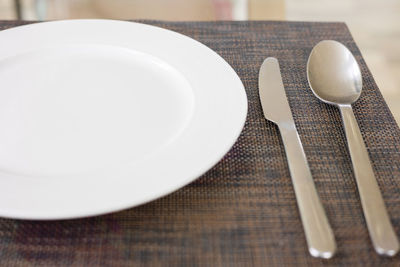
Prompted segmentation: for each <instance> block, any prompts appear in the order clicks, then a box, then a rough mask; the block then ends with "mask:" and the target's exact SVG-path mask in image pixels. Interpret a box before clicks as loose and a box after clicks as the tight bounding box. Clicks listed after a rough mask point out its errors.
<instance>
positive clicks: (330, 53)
mask: <svg viewBox="0 0 400 267" xmlns="http://www.w3.org/2000/svg"><path fill="white" fill-rule="evenodd" d="M307 78H308V82H309V84H310V87H311V90H312V91H313V93H314V94H315V95H316V96H317V97H318V98H319V99H321V100H322V101H324V102H326V103H329V104H333V105H350V104H352V103H354V102H355V101H357V99H358V98H359V97H360V94H361V89H362V76H361V71H360V67H359V66H358V64H357V61H356V59H355V58H354V56H353V54H352V53H351V52H350V51H349V50H348V49H347V47H345V46H344V45H342V44H341V43H339V42H337V41H332V40H325V41H322V42H319V43H318V44H317V45H316V46H315V47H314V48H313V50H312V51H311V54H310V57H309V59H308V63H307Z"/></svg>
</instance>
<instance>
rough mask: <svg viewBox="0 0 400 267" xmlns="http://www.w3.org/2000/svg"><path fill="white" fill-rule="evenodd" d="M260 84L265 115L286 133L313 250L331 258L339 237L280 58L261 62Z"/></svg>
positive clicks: (286, 146)
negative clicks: (304, 142) (319, 189)
mask: <svg viewBox="0 0 400 267" xmlns="http://www.w3.org/2000/svg"><path fill="white" fill-rule="evenodd" d="M258 86H259V93H260V99H261V105H262V108H263V111H264V116H265V118H266V119H268V120H270V121H272V122H274V123H276V124H277V125H278V127H279V131H280V133H281V135H282V140H283V143H284V146H285V151H286V156H287V158H288V163H289V170H290V175H291V177H292V182H293V186H294V191H295V194H296V199H297V204H298V207H299V210H300V216H301V220H302V222H303V228H304V231H305V235H306V239H307V244H308V249H309V252H310V254H311V255H312V256H314V257H320V258H331V257H332V256H333V255H334V254H335V251H336V243H335V238H334V236H333V232H332V229H331V227H330V225H329V223H328V219H327V217H326V214H325V211H324V209H323V207H322V204H321V201H320V199H319V197H318V194H317V191H316V188H315V185H314V181H313V179H312V176H311V172H310V168H309V167H308V163H307V159H306V156H305V154H304V151H303V146H302V144H301V141H300V138H299V135H298V133H297V130H296V126H295V124H294V120H293V117H292V113H291V111H290V107H289V103H288V101H287V98H286V94H285V89H284V87H283V83H282V77H281V73H280V70H279V63H278V60H277V59H276V58H271V57H270V58H267V59H266V60H265V61H264V62H263V64H262V65H261V69H260V74H259V80H258Z"/></svg>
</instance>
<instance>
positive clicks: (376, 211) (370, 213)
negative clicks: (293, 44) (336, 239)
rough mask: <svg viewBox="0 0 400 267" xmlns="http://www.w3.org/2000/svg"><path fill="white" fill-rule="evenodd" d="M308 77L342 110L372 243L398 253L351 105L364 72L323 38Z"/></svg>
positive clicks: (338, 46)
mask: <svg viewBox="0 0 400 267" xmlns="http://www.w3.org/2000/svg"><path fill="white" fill-rule="evenodd" d="M307 78H308V83H309V84H310V87H311V90H312V92H313V93H314V95H315V96H316V97H318V98H319V99H320V100H322V101H323V102H325V103H328V104H331V105H335V106H337V107H339V109H340V113H341V115H342V120H343V125H344V129H345V132H346V137H347V145H348V148H349V151H350V156H351V160H352V162H353V170H354V174H355V178H356V182H357V187H358V192H359V194H360V199H361V205H362V208H363V211H364V216H365V220H366V222H367V226H368V231H369V234H370V237H371V239H372V243H373V245H374V248H375V250H376V252H377V253H378V254H380V255H386V256H394V255H395V254H396V253H397V252H398V250H399V241H398V239H397V236H396V233H395V232H394V230H393V226H392V224H391V222H390V219H389V215H388V213H387V211H386V207H385V203H384V201H383V198H382V195H381V192H380V190H379V186H378V183H377V181H376V179H375V176H374V172H373V170H372V166H371V162H370V160H369V157H368V152H367V149H366V147H365V144H364V142H363V139H362V136H361V132H360V128H359V127H358V124H357V121H356V118H355V117H354V113H353V110H352V108H351V104H352V103H354V102H355V101H357V99H358V98H359V97H360V94H361V89H362V77H361V71H360V68H359V66H358V64H357V61H356V60H355V58H354V56H353V55H352V54H351V52H350V51H349V50H348V49H347V48H346V47H345V46H344V45H342V44H341V43H339V42H336V41H331V40H325V41H322V42H320V43H318V44H317V45H316V46H315V47H314V48H313V50H312V51H311V54H310V57H309V58H308V62H307Z"/></svg>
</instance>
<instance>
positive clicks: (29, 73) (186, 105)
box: [0, 20, 247, 219]
mask: <svg viewBox="0 0 400 267" xmlns="http://www.w3.org/2000/svg"><path fill="white" fill-rule="evenodd" d="M0 84H1V86H0V129H1V130H0V216H2V217H10V218H20V219H66V218H76V217H83V216H91V215H98V214H103V213H108V212H112V211H117V210H121V209H125V208H128V207H133V206H136V205H139V204H143V203H145V202H148V201H151V200H154V199H156V198H159V197H161V196H164V195H166V194H168V193H171V192H173V191H175V190H177V189H178V188H180V187H182V186H184V185H186V184H188V183H189V182H191V181H193V180H194V179H196V178H197V177H199V176H200V175H202V174H203V173H204V172H205V171H207V170H209V169H210V168H211V167H212V166H213V165H215V164H216V163H217V162H218V161H219V160H220V159H221V158H222V157H223V155H224V154H225V153H227V152H228V150H229V149H230V148H231V146H232V145H233V143H234V142H235V140H236V139H237V137H238V136H239V134H240V132H241V130H242V128H243V125H244V122H245V118H246V113H247V98H246V94H245V91H244V88H243V84H242V83H241V81H240V79H239V77H238V76H237V75H236V73H235V71H234V70H233V69H232V68H231V67H230V66H229V64H228V63H227V62H226V61H224V60H223V59H222V58H221V57H220V56H219V55H217V54H216V53H215V52H213V51H212V50H211V49H209V48H207V47H206V46H204V45H202V44H201V43H199V42H197V41H195V40H193V39H191V38H189V37H186V36H184V35H181V34H178V33H175V32H172V31H169V30H165V29H161V28H158V27H154V26H149V25H145V24H140V23H132V22H122V21H111V20H70V21H56V22H45V23H38V24H31V25H26V26H21V27H16V28H13V29H9V30H4V31H1V32H0Z"/></svg>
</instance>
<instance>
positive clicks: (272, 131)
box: [0, 21, 400, 266]
mask: <svg viewBox="0 0 400 267" xmlns="http://www.w3.org/2000/svg"><path fill="white" fill-rule="evenodd" d="M145 23H149V24H154V25H158V26H161V27H164V28H168V29H171V30H174V31H177V32H181V33H183V34H186V35H188V36H190V37H193V38H194V39H197V40H199V41H200V42H202V43H204V44H206V45H207V46H209V47H210V48H212V49H214V50H215V51H216V52H217V53H219V54H220V55H221V56H222V57H223V58H225V59H226V60H227V61H228V62H229V63H230V64H231V65H232V67H233V68H234V69H235V70H236V72H237V73H238V74H239V76H240V78H241V79H242V81H243V83H244V85H245V87H246V91H247V96H248V101H249V113H248V117H247V122H246V125H245V128H244V130H243V132H242V134H241V136H240V138H239V140H238V142H237V143H236V144H235V146H234V147H233V149H232V150H231V151H230V152H229V153H228V154H227V155H226V156H225V158H224V159H223V160H222V161H221V162H220V163H219V164H218V165H216V166H215V167H214V168H213V169H212V170H210V171H209V172H208V173H206V174H205V175H204V176H203V177H201V178H200V179H198V180H197V181H195V182H193V183H192V184H190V185H188V186H186V187H185V188H183V189H181V190H179V191H177V192H175V193H173V194H171V195H169V196H167V197H164V198H162V199H159V200H157V201H154V202H151V203H149V204H146V205H143V206H140V207H136V208H133V209H129V210H126V211H122V212H118V213H113V214H110V215H105V216H98V217H93V218H87V219H79V220H68V221H51V222H35V221H17V220H9V219H0V265H2V266H6V265H8V266H26V265H38V264H43V265H47V266H56V265H57V266H60V265H80V266H93V265H101V266H105V265H116V266H120V265H125V266H132V265H144V266H147V265H164V266H166V265H171V266H251V265H255V266H273V265H274V266H291V265H292V266H295V265H296V266H298V265H335V266H336V265H343V266H356V265H360V266H389V265H397V266H398V265H400V260H399V256H397V257H395V258H392V259H389V258H382V257H379V256H377V254H376V253H375V252H374V250H373V248H372V245H371V242H370V240H369V237H368V233H367V228H366V225H365V221H364V218H363V215H362V212H361V206H360V201H359V197H358V194H357V188H356V184H355V181H354V176H353V173H352V169H351V162H350V157H349V153H348V151H347V148H346V143H345V136H344V132H343V129H342V126H341V119H340V116H339V112H338V110H337V109H336V108H334V107H332V106H329V105H326V104H323V103H321V102H320V101H318V100H317V99H316V98H315V97H314V96H313V95H312V93H311V91H310V90H309V88H308V86H307V80H306V79H307V78H306V69H305V68H306V61H307V57H308V55H309V53H310V51H311V49H312V47H313V46H314V45H315V44H316V43H317V42H318V41H320V40H323V39H335V40H338V41H340V42H342V43H344V44H345V45H346V46H347V47H348V48H349V49H350V50H351V51H352V52H353V53H354V55H355V57H356V58H357V60H358V62H359V63H360V66H361V69H362V73H363V79H364V80H363V81H364V91H363V93H362V96H361V98H360V100H359V101H358V102H357V103H356V104H355V105H354V111H355V115H356V118H357V120H358V123H359V125H360V128H361V131H362V134H363V137H364V139H365V142H366V145H367V148H368V151H369V153H370V157H371V160H372V164H373V168H374V171H375V174H376V177H377V179H378V183H379V185H380V187H381V190H382V193H383V196H384V199H385V201H386V204H387V207H388V210H389V213H390V216H391V218H392V222H393V224H394V226H395V230H396V232H397V233H400V186H399V183H400V181H399V178H400V131H399V128H398V126H397V125H396V123H395V121H394V119H393V117H392V115H391V113H390V111H389V109H388V107H387V106H386V104H385V102H384V100H383V98H382V96H381V94H380V92H379V90H378V88H377V86H376V84H375V82H374V80H373V77H372V75H371V73H370V72H369V70H368V68H367V66H366V64H365V62H364V60H363V59H362V57H361V54H360V51H359V49H358V48H357V46H356V44H355V43H354V40H353V39H352V37H351V35H350V33H349V31H348V29H347V27H346V25H345V24H342V23H308V22H187V23H182V22H154V21H153V22H149V21H147V22H145ZM19 24H21V22H0V29H5V28H8V27H12V26H16V25H19ZM0 49H1V44H0ZM268 56H274V57H277V58H278V59H279V61H280V65H281V71H282V76H283V82H284V85H285V88H286V92H287V95H288V98H289V103H290V106H291V108H292V111H293V112H294V113H293V116H294V119H295V122H296V125H297V128H298V131H299V134H300V136H301V140H302V142H303V146H304V149H305V153H306V155H307V158H308V160H309V164H310V167H311V171H312V174H313V176H314V180H315V182H316V186H317V188H318V191H319V193H320V196H321V199H322V201H323V204H324V206H325V208H326V212H327V215H328V217H329V220H330V222H331V225H332V227H333V230H334V233H335V235H336V239H337V244H338V248H339V251H338V254H337V255H336V257H335V258H334V259H331V260H329V261H326V260H320V259H314V258H312V257H311V256H309V254H308V251H307V246H306V242H305V238H304V234H303V229H302V225H301V222H300V218H299V214H298V210H297V206H296V201H295V196H294V192H293V189H292V185H291V181H290V176H289V170H288V166H287V163H286V157H285V152H284V148H283V144H282V141H281V139H280V136H279V133H278V130H277V127H276V126H275V125H274V124H272V123H270V122H267V121H266V120H265V119H264V118H263V116H262V110H261V106H260V102H259V99H258V93H257V91H258V88H257V76H258V70H259V67H260V65H261V63H262V61H263V60H264V58H265V57H268ZM205 67H206V66H205Z"/></svg>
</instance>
